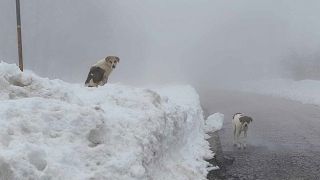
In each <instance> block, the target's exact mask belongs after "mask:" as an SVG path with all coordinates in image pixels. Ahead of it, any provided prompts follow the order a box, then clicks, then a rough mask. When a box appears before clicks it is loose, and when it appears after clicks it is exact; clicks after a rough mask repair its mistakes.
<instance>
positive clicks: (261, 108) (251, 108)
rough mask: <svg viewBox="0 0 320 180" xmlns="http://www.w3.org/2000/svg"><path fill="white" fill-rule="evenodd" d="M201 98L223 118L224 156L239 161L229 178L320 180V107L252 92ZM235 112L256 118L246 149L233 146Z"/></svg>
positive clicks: (213, 93)
mask: <svg viewBox="0 0 320 180" xmlns="http://www.w3.org/2000/svg"><path fill="white" fill-rule="evenodd" d="M200 94H201V103H202V106H203V108H204V110H205V111H207V112H208V113H209V114H211V113H214V112H221V113H223V114H225V121H224V126H223V129H222V130H220V132H219V135H220V140H221V144H222V148H223V151H224V153H225V154H226V155H229V156H233V157H234V158H235V161H234V163H233V165H231V166H228V167H227V173H226V174H227V179H255V180H257V179H263V180H265V179H270V180H278V179H279V180H280V179H281V180H282V179H292V180H305V179H306V180H309V179H310V180H319V179H320V107H318V106H315V105H306V104H302V103H299V102H295V101H291V100H286V99H282V98H275V97H270V96H263V95H255V94H250V93H239V92H228V91H217V90H214V91H207V92H200ZM237 112H243V113H245V114H247V115H249V116H251V117H253V123H252V124H250V127H249V131H248V147H247V149H245V150H238V149H237V148H235V147H233V145H232V124H231V118H232V115H233V114H234V113H237ZM209 179H214V178H212V177H211V178H209Z"/></svg>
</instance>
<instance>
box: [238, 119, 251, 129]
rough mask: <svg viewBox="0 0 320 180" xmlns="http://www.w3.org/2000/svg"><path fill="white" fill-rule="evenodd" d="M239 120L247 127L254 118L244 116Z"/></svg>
mask: <svg viewBox="0 0 320 180" xmlns="http://www.w3.org/2000/svg"><path fill="white" fill-rule="evenodd" d="M239 121H240V123H241V124H242V126H243V127H245V128H247V127H248V125H249V124H250V123H251V122H252V118H251V117H249V116H242V117H240V118H239Z"/></svg>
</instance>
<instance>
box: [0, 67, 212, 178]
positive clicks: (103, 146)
mask: <svg viewBox="0 0 320 180" xmlns="http://www.w3.org/2000/svg"><path fill="white" fill-rule="evenodd" d="M0 100H1V103H0V130H1V131H0V167H1V168H0V179H22V180H23V179H43V180H44V179H61V180H62V179H63V180H64V179H68V180H73V179H74V180H81V179H90V180H102V179H107V180H120V179H121V180H144V179H154V180H169V179H170V180H173V179H174V180H180V179H181V180H187V179H188V180H189V179H192V180H201V179H206V174H207V166H208V163H207V162H206V161H204V158H210V156H211V155H212V154H211V153H210V151H209V145H208V143H207V141H205V127H204V120H203V116H202V110H201V107H200V103H199V97H198V95H197V93H196V92H195V90H194V89H193V88H192V87H189V86H176V87H170V88H162V89H157V90H150V89H141V88H133V87H128V86H123V85H117V84H108V85H106V86H104V87H99V88H86V87H83V86H82V85H79V84H68V83H65V82H63V81H60V80H49V79H45V78H40V77H38V76H36V75H35V74H33V73H32V72H27V71H25V72H24V73H21V72H20V71H19V69H18V67H16V66H15V65H10V64H6V63H0Z"/></svg>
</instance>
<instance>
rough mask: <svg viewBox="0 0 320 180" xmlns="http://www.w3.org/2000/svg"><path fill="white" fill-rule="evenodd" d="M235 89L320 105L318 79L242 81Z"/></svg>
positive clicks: (319, 83) (319, 84)
mask: <svg viewBox="0 0 320 180" xmlns="http://www.w3.org/2000/svg"><path fill="white" fill-rule="evenodd" d="M237 90H241V91H246V92H253V93H258V94H266V95H272V96H276V97H283V98H287V99H291V100H295V101H299V102H302V103H305V104H314V105H320V96H319V92H320V81H316V80H301V81H294V80H291V79H270V80H261V81H255V82H246V83H243V84H241V85H239V86H238V87H237Z"/></svg>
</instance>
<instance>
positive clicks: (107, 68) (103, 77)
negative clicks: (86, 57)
mask: <svg viewBox="0 0 320 180" xmlns="http://www.w3.org/2000/svg"><path fill="white" fill-rule="evenodd" d="M119 61H120V59H119V58H118V57H117V56H108V57H106V58H104V59H101V60H100V61H98V62H97V63H96V64H94V65H93V66H91V68H90V72H89V74H88V77H87V80H86V82H85V85H86V86H88V87H97V86H98V85H99V86H103V85H104V84H106V83H107V81H108V77H109V75H110V74H111V72H112V70H113V69H114V68H116V65H117V63H119Z"/></svg>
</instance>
